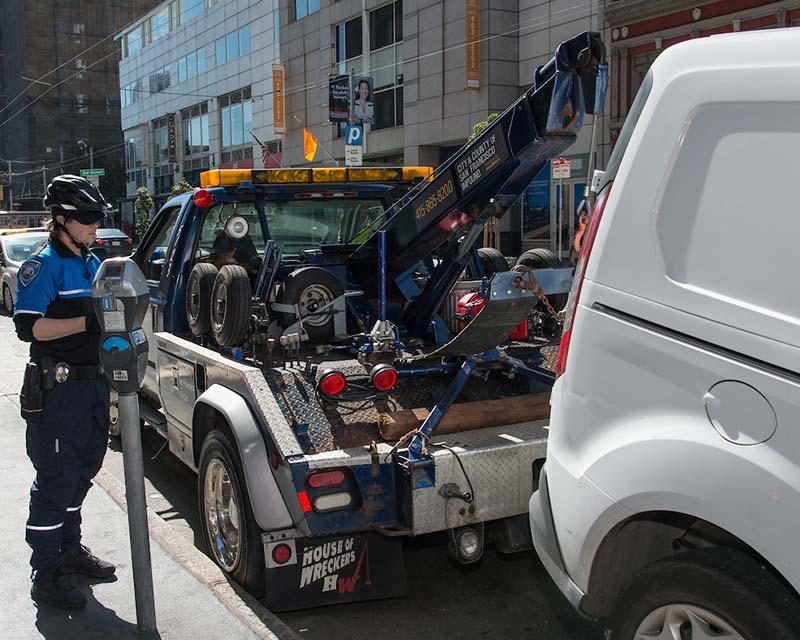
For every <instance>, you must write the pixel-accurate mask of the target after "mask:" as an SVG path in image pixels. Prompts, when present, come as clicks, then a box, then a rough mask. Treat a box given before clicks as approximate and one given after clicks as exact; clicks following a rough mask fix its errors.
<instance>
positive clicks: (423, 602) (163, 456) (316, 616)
mask: <svg viewBox="0 0 800 640" xmlns="http://www.w3.org/2000/svg"><path fill="white" fill-rule="evenodd" d="M26 353H27V347H26V345H22V344H20V343H19V342H18V341H16V339H15V336H14V334H13V327H12V323H11V320H10V318H8V317H5V316H0V424H3V429H1V430H0V472H3V473H4V475H5V477H6V478H10V482H8V481H7V483H6V484H5V485H4V486H3V487H2V488H0V499H2V498H4V497H6V496H8V498H9V499H7V500H5V502H6V504H13V507H12V512H11V513H9V514H8V515H7V517H6V518H5V519H4V520H2V521H0V522H2V524H0V533H2V534H5V536H4V539H5V540H6V541H7V544H6V547H4V548H1V549H0V562H1V563H2V565H1V566H3V567H4V571H3V572H2V574H1V575H2V578H0V602H3V604H2V605H0V629H2V630H5V629H13V630H14V633H10V634H6V633H4V632H2V631H0V637H2V638H6V637H7V638H13V639H16V638H20V639H27V638H39V637H46V638H61V637H79V638H105V637H110V636H111V635H112V634H113V635H114V636H119V637H121V638H125V637H135V631H136V615H135V609H134V594H133V586H132V575H131V570H130V547H129V543H128V533H127V519H126V516H125V514H124V512H123V511H122V509H121V508H120V506H119V504H122V505H124V486H123V483H124V473H123V464H122V453H121V447H120V444H119V441H115V440H113V439H112V441H111V442H110V445H109V451H108V453H107V455H106V461H105V464H104V468H103V470H102V471H101V474H100V475H99V476H98V479H97V484H98V485H100V486H96V487H95V488H93V489H92V491H90V492H89V497H88V499H87V503H86V507H85V510H84V514H85V515H84V520H85V531H86V532H87V533H86V536H85V537H86V540H85V542H86V544H88V545H89V546H90V547H91V548H92V550H93V551H94V552H96V553H97V554H98V555H101V556H102V557H108V558H109V559H111V560H112V561H114V562H116V563H117V564H118V565H119V574H120V580H119V581H118V582H116V583H112V584H98V585H85V586H84V587H83V588H84V591H85V593H86V595H87V597H89V602H90V604H89V608H88V609H87V611H86V612H85V613H84V614H78V615H74V616H64V615H62V614H53V612H52V611H48V612H44V613H42V612H41V611H40V612H39V613H38V615H37V611H36V609H35V608H34V607H33V605H32V603H31V602H30V598H29V596H28V589H29V581H28V571H29V568H28V565H27V558H28V547H27V546H26V545H25V543H24V540H23V537H24V523H25V518H26V515H27V492H28V487H29V485H30V480H31V478H32V476H33V469H32V467H31V465H30V462H29V461H28V460H27V458H26V457H25V453H24V452H25V444H24V423H23V422H22V421H21V420H20V418H19V413H18V406H17V404H18V399H17V394H18V392H19V385H20V381H21V378H22V370H23V369H24V364H25V361H26ZM142 444H143V450H144V458H145V460H144V462H145V493H146V495H147V501H148V507H149V510H150V522H151V525H150V526H151V536H152V537H153V538H154V541H152V542H151V551H152V554H153V565H154V577H155V580H154V582H155V585H156V606H157V614H158V621H159V631H160V635H159V636H155V637H160V638H212V637H219V638H226V639H227V638H251V637H258V638H275V637H278V638H297V637H299V638H303V639H304V640H327V639H329V638H336V637H346V638H348V640H367V639H372V638H374V637H375V636H376V635H377V634H380V635H381V636H382V637H383V638H384V640H395V639H397V640H400V639H401V638H402V639H403V640H423V639H429V638H434V637H440V636H443V635H445V634H446V636H447V637H448V638H449V640H461V639H463V640H473V639H478V638H480V639H483V638H488V639H494V638H497V639H501V638H502V639H503V640H517V639H519V640H522V639H523V638H524V639H526V640H565V639H569V640H600V639H601V638H602V630H601V628H600V627H599V626H597V625H591V624H589V623H587V622H585V621H583V620H582V619H581V618H579V616H578V615H577V614H575V612H574V611H573V610H572V608H571V607H570V606H569V604H568V603H567V602H566V600H565V599H564V598H563V597H562V596H561V594H560V593H559V592H558V590H557V589H556V587H555V586H554V585H553V584H552V581H551V580H550V578H549V577H548V575H547V573H546V572H545V570H544V568H543V567H542V565H541V564H540V562H539V560H538V558H537V557H536V554H535V553H533V552H528V553H522V554H515V555H513V556H508V557H503V556H500V555H499V554H497V553H496V552H495V551H494V550H493V549H491V548H490V549H487V552H486V554H485V556H484V558H483V560H482V561H481V562H480V563H479V564H477V565H473V566H470V567H466V568H465V567H459V566H457V565H455V564H454V563H453V562H451V561H450V560H449V559H448V557H447V547H446V541H445V540H444V539H443V537H440V536H427V537H423V538H421V539H420V540H415V541H412V542H410V543H408V544H407V545H406V572H407V576H408V591H409V595H408V596H406V597H404V598H397V599H390V600H382V601H372V602H366V603H353V604H347V605H337V606H333V607H322V608H317V609H311V610H306V611H297V612H291V613H282V614H279V618H280V619H278V618H276V617H275V615H274V614H272V613H270V612H269V611H267V610H266V609H265V608H264V606H263V605H262V604H261V603H260V602H258V601H256V600H254V599H253V598H251V597H250V596H249V595H248V594H245V593H244V592H243V591H242V590H241V589H239V588H238V586H237V585H233V584H231V583H229V581H227V580H226V579H225V577H224V575H223V574H222V572H221V571H219V569H217V567H216V566H215V565H214V564H213V563H212V562H211V560H210V559H208V558H207V557H206V556H204V555H202V554H201V553H200V551H198V547H199V546H200V545H201V529H200V521H199V518H198V514H197V506H196V476H195V475H194V473H193V472H192V471H190V470H189V469H188V468H186V467H185V465H183V463H182V462H180V461H179V460H178V459H177V458H176V457H175V456H173V455H172V454H171V453H170V452H169V450H168V449H167V448H166V447H164V446H163V445H164V441H163V440H162V439H161V437H160V436H158V435H157V434H156V433H155V432H153V431H152V430H149V429H146V430H145V432H144V434H143V438H142ZM12 487H13V488H12ZM118 503H119V504H118ZM10 612H13V615H10ZM6 618H8V620H7V619H6ZM42 620H44V621H45V622H44V623H42V622H41V621H42ZM51 620H55V623H52V624H51V623H50V622H48V621H51ZM76 621H77V622H76ZM284 623H285V626H284ZM12 625H13V626H12ZM287 627H288V628H287ZM444 630H446V631H444ZM295 634H296V635H295Z"/></svg>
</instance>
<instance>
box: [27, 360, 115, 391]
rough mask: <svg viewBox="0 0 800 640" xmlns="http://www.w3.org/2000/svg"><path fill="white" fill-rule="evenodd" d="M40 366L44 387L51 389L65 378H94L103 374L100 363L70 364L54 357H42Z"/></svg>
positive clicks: (64, 380) (65, 380) (65, 379)
mask: <svg viewBox="0 0 800 640" xmlns="http://www.w3.org/2000/svg"><path fill="white" fill-rule="evenodd" d="M41 367H42V384H43V386H44V388H45V389H52V388H53V387H54V386H55V385H56V384H60V383H62V382H67V380H95V379H97V378H100V377H102V376H103V367H101V366H100V365H77V364H70V363H68V362H63V361H61V360H56V359H55V358H42V359H41Z"/></svg>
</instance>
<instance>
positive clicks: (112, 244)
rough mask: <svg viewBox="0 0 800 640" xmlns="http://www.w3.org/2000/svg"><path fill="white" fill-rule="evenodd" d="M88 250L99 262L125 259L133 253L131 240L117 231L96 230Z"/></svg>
mask: <svg viewBox="0 0 800 640" xmlns="http://www.w3.org/2000/svg"><path fill="white" fill-rule="evenodd" d="M89 249H91V251H92V253H94V254H95V255H96V256H97V257H98V258H100V259H101V260H105V259H106V258H119V257H121V256H122V257H127V256H129V255H131V254H132V253H133V240H132V239H131V238H130V237H129V236H128V235H126V234H125V233H123V232H122V231H120V230H119V229H98V230H97V239H96V240H95V241H94V242H93V243H92V245H91V246H90V247H89Z"/></svg>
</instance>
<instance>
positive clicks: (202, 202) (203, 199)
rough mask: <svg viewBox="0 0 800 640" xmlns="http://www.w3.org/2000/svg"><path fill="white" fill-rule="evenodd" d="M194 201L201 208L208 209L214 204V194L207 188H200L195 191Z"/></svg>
mask: <svg viewBox="0 0 800 640" xmlns="http://www.w3.org/2000/svg"><path fill="white" fill-rule="evenodd" d="M194 203H195V204H196V205H197V206H198V207H200V208H201V209H208V208H209V207H210V206H211V205H212V204H214V195H213V194H212V193H211V192H210V191H206V190H205V189H198V190H197V191H195V192H194Z"/></svg>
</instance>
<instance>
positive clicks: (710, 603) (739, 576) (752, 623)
mask: <svg viewBox="0 0 800 640" xmlns="http://www.w3.org/2000/svg"><path fill="white" fill-rule="evenodd" d="M799 604H800V602H798V601H797V598H796V596H794V595H793V594H792V593H790V592H789V590H788V589H787V588H786V587H785V586H784V585H783V584H781V582H780V581H779V580H778V579H777V578H775V577H774V576H773V575H772V573H771V572H770V570H769V569H767V568H766V567H764V566H763V565H762V564H761V563H759V562H756V561H754V560H753V559H751V558H750V557H749V556H747V555H745V554H744V553H742V552H741V551H738V550H737V549H733V548H730V547H717V548H711V549H698V550H694V551H688V552H685V553H681V554H679V555H677V556H673V557H671V558H667V559H665V560H659V561H658V562H654V563H653V564H650V565H648V566H646V567H645V568H644V569H642V570H641V571H639V572H638V573H637V574H636V575H635V576H634V577H633V579H632V580H631V582H630V583H629V584H628V585H627V586H626V587H625V589H624V590H623V592H622V594H621V595H620V596H619V597H618V598H617V602H616V604H615V606H614V610H613V611H612V612H611V616H610V617H609V619H608V622H607V625H606V635H605V638H606V639H607V640H634V638H644V637H647V638H650V637H653V638H656V637H658V638H663V637H667V634H666V631H667V629H666V628H665V626H666V624H667V618H669V619H670V623H671V626H672V627H673V634H674V633H675V631H676V630H675V627H677V628H678V629H677V630H679V631H680V633H678V634H677V635H674V637H676V638H677V637H680V638H684V637H686V638H691V637H703V638H710V637H715V638H716V637H717V636H718V635H719V637H720V638H742V639H744V640H758V639H759V638H775V639H776V640H777V639H778V638H785V639H786V640H789V638H798V637H800V628H799V626H798V618H800V616H798V614H797V610H798V605H799ZM704 624H705V625H708V626H707V627H706V629H705V632H704V633H703V634H702V636H701V635H700V633H701V632H702V627H703V625H704ZM709 627H710V630H709ZM692 631H694V634H692V633H691V632H692ZM668 637H670V638H671V637H673V635H669V636H668Z"/></svg>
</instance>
